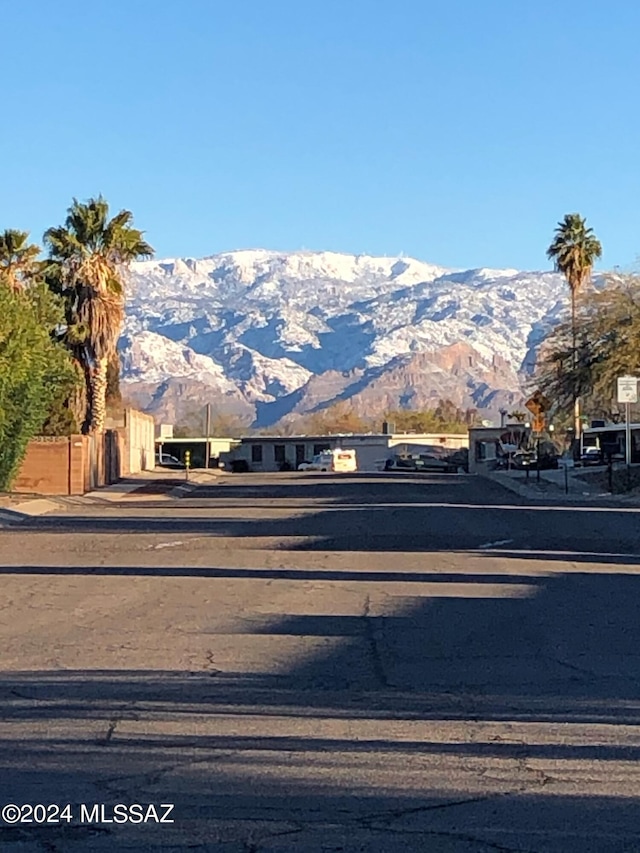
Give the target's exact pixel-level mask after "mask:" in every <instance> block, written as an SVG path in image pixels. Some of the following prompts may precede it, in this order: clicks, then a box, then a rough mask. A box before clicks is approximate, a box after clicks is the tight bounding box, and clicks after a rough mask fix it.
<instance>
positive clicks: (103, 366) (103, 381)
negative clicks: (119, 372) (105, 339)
mask: <svg viewBox="0 0 640 853" xmlns="http://www.w3.org/2000/svg"><path fill="white" fill-rule="evenodd" d="M108 365H109V359H108V358H99V359H98V360H97V361H96V364H95V366H94V367H93V369H92V370H91V374H90V382H91V388H90V392H89V405H90V417H89V432H104V424H105V420H106V416H107V368H108Z"/></svg>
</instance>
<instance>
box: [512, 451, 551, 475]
mask: <svg viewBox="0 0 640 853" xmlns="http://www.w3.org/2000/svg"><path fill="white" fill-rule="evenodd" d="M511 467H512V468H514V469H516V470H520V471H526V470H527V469H528V470H530V471H531V470H534V471H537V470H538V469H540V470H541V471H548V470H555V469H556V468H558V467H559V462H558V455H557V453H541V454H540V462H539V463H538V456H537V454H536V452H535V450H519V451H518V452H517V453H514V454H513V456H512V458H511Z"/></svg>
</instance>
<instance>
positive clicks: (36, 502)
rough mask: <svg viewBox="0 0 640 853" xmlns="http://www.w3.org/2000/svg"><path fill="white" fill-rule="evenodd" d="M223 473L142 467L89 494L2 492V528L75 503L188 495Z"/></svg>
mask: <svg viewBox="0 0 640 853" xmlns="http://www.w3.org/2000/svg"><path fill="white" fill-rule="evenodd" d="M221 476H225V473H224V472H223V471H219V470H217V469H214V468H210V469H206V468H196V469H194V470H191V471H189V479H187V476H186V472H185V471H183V470H178V471H174V470H171V469H167V468H156V469H155V470H154V471H141V472H140V473H139V474H135V475H134V476H132V477H126V478H125V479H123V480H120V482H118V483H114V484H113V485H111V486H104V487H103V488H100V489H94V490H93V491H91V492H87V494H85V495H50V496H43V495H35V494H34V495H28V494H18V493H15V492H13V493H11V492H9V493H5V494H0V530H1V529H2V528H4V527H8V526H10V525H14V524H19V523H20V522H22V521H26V520H27V519H28V518H32V517H34V516H38V515H46V514H47V513H50V512H56V511H58V512H59V511H63V512H64V511H65V510H68V509H69V506H73V505H76V506H78V505H80V506H81V505H82V504H87V503H90V504H95V503H118V502H120V501H123V500H126V501H129V500H130V501H132V502H133V501H135V500H144V501H149V500H167V499H171V498H179V497H184V496H185V495H186V494H189V492H192V491H193V490H194V489H195V488H197V486H198V485H200V484H201V483H210V482H212V481H214V480H216V479H218V478H219V477H221Z"/></svg>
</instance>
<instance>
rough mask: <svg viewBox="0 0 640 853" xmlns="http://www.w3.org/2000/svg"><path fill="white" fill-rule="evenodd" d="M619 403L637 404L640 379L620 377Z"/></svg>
mask: <svg viewBox="0 0 640 853" xmlns="http://www.w3.org/2000/svg"><path fill="white" fill-rule="evenodd" d="M618 402H619V403H637V402H638V377H637V376H618Z"/></svg>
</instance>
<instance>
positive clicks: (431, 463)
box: [384, 453, 458, 474]
mask: <svg viewBox="0 0 640 853" xmlns="http://www.w3.org/2000/svg"><path fill="white" fill-rule="evenodd" d="M384 470H385V471H433V472H437V471H440V472H443V473H446V474H449V473H455V472H457V470H458V466H457V465H455V464H453V463H452V462H450V460H449V459H448V458H447V457H446V456H445V457H438V456H431V455H429V454H426V453H422V454H420V456H412V457H402V456H394V457H391V458H390V459H387V461H386V462H385V466H384Z"/></svg>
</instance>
